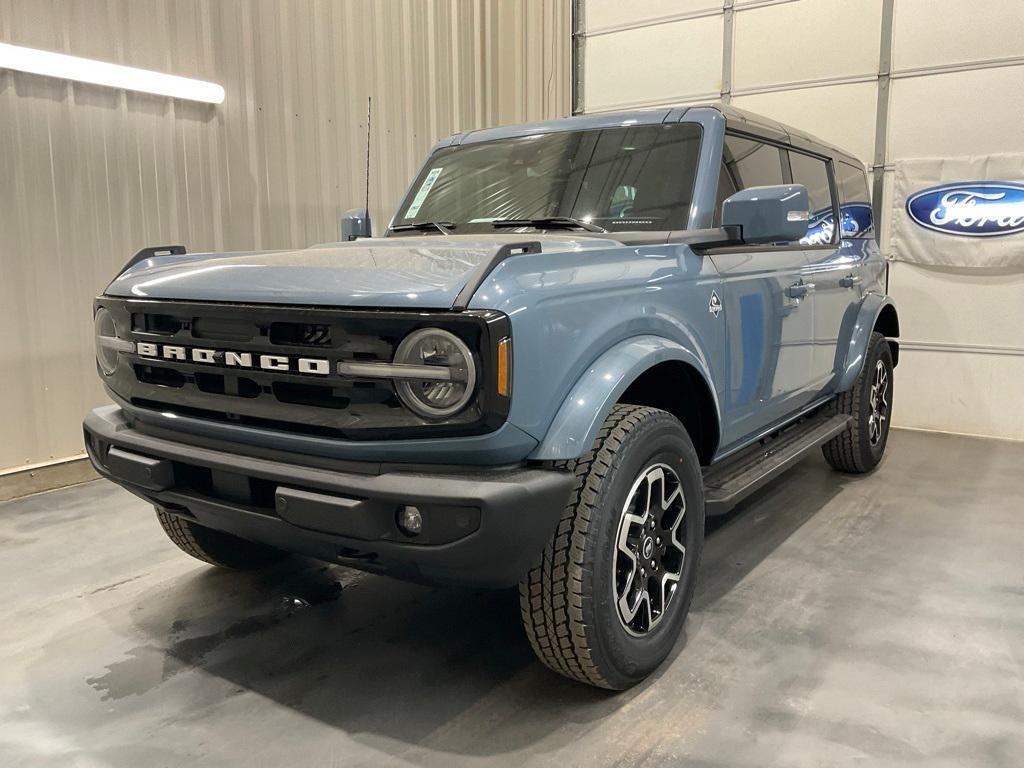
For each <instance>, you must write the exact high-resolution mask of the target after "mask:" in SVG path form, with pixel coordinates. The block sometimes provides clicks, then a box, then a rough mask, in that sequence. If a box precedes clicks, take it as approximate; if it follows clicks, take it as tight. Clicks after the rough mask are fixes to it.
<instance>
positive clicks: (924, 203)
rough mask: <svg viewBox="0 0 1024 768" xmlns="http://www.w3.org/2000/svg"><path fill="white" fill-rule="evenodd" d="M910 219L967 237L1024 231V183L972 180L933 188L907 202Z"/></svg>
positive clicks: (912, 196)
mask: <svg viewBox="0 0 1024 768" xmlns="http://www.w3.org/2000/svg"><path fill="white" fill-rule="evenodd" d="M907 213H908V214H909V215H910V218H911V219H913V220H914V221H915V222H916V223H917V224H919V225H920V226H922V227H924V228H925V229H931V230H934V231H936V232H945V233H946V234H949V235H966V236H967V237H996V236H998V235H1012V234H1013V233H1014V232H1024V184H1017V183H1015V182H1012V181H971V182H964V183H960V184H944V185H942V186H941V187H929V188H928V189H923V190H921V191H920V192H918V193H916V194H914V195H911V196H910V197H909V198H908V199H907Z"/></svg>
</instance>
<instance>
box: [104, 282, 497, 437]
mask: <svg viewBox="0 0 1024 768" xmlns="http://www.w3.org/2000/svg"><path fill="white" fill-rule="evenodd" d="M97 303H98V304H100V305H102V306H104V307H106V308H107V309H108V310H109V311H110V312H111V313H112V314H113V315H114V319H115V323H116V324H117V328H118V333H119V335H121V336H128V337H130V338H131V339H132V340H133V341H135V342H136V344H137V345H138V344H140V343H141V344H157V345H159V347H158V348H159V349H160V350H161V354H160V355H159V356H158V357H157V358H156V359H154V358H153V357H152V356H151V355H140V354H131V355H128V354H124V355H122V360H123V361H124V364H122V365H121V366H119V368H118V370H117V371H116V372H115V374H114V375H113V376H111V377H105V381H106V383H107V384H108V386H109V387H110V388H111V390H113V392H114V393H115V394H116V395H118V396H119V397H121V398H122V399H124V400H126V401H128V402H130V403H132V404H134V405H136V406H138V407H140V408H147V409H154V410H161V411H170V412H177V413H180V414H181V415H189V416H194V417H198V418H205V419H209V420H210V421H214V422H234V423H247V424H251V425H254V426H261V427H264V428H269V429H279V430H285V431H295V432H305V433H312V434H320V435H332V434H333V435H338V436H341V437H346V438H350V439H379V438H381V437H404V436H413V435H421V433H422V432H424V431H431V432H432V433H436V434H479V433H482V432H487V431H491V430H493V429H495V428H497V427H498V426H499V425H500V424H501V423H503V422H504V420H505V416H506V415H507V412H508V402H507V399H506V398H503V397H500V396H498V395H497V394H496V387H495V386H494V381H493V375H494V365H493V361H492V359H491V358H492V356H493V354H494V349H495V347H496V344H497V341H498V340H499V339H501V338H504V337H505V336H507V335H508V319H507V318H506V317H505V316H504V315H502V314H501V313H497V312H476V311H464V312H398V311H363V310H343V309H327V308H304V307H283V306H282V307H278V306H268V305H241V304H214V303H206V302H202V303H200V302H167V301H152V300H131V299H114V298H108V297H101V298H100V299H97ZM427 326H435V327H442V328H445V329H446V330H449V331H451V332H452V333H455V334H456V335H458V336H459V337H460V338H461V339H462V340H463V341H464V342H465V343H466V344H467V346H469V348H470V349H471V350H474V351H475V354H476V355H477V366H478V370H479V371H480V373H481V375H480V376H479V377H478V385H477V387H478V391H477V393H476V397H475V398H474V400H473V401H472V402H471V403H470V405H469V406H467V407H466V408H465V409H464V410H463V411H461V412H460V413H458V414H456V415H455V416H452V417H451V418H449V419H447V420H445V421H443V422H429V421H426V420H424V419H422V418H420V417H419V416H417V415H415V414H413V413H412V412H410V411H409V410H408V409H406V408H405V407H404V406H403V405H402V404H401V401H400V400H399V399H398V397H397V395H396V394H395V390H394V386H393V385H392V383H391V382H390V381H389V380H382V379H355V378H349V377H342V376H340V375H339V374H338V373H337V364H338V362H340V361H360V362H390V361H391V360H392V357H393V355H394V351H395V348H396V347H397V345H398V344H399V342H401V340H402V339H403V338H404V337H405V336H406V335H407V334H409V333H411V332H412V331H414V330H416V329H417V328H422V327H427ZM165 346H173V347H181V348H183V349H184V350H185V351H186V354H185V359H184V360H179V359H174V358H173V357H172V358H168V357H167V356H166V355H164V354H162V351H163V350H164V348H165ZM194 350H213V351H214V352H215V353H216V354H215V358H216V359H215V360H214V361H213V362H197V361H195V360H193V359H192V357H193V351H194ZM226 353H233V354H234V355H236V356H242V355H248V356H250V357H249V358H246V359H252V360H253V361H259V360H260V356H261V355H272V356H275V359H279V360H283V359H285V358H287V360H288V370H287V371H269V370H263V369H261V368H260V367H259V365H258V364H257V365H252V366H251V367H249V366H238V365H234V366H232V365H229V364H228V363H227V362H226ZM234 359H235V360H236V361H237V359H238V358H237V357H236V358H234ZM300 359H304V360H307V361H308V360H315V361H318V363H317V366H318V367H316V368H315V369H314V370H315V371H327V373H326V375H324V374H322V373H317V372H311V371H310V370H308V369H307V370H305V371H303V370H302V369H301V368H302V367H301V366H300V365H298V361H299V360H300ZM324 361H326V362H324Z"/></svg>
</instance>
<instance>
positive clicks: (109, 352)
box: [93, 307, 118, 376]
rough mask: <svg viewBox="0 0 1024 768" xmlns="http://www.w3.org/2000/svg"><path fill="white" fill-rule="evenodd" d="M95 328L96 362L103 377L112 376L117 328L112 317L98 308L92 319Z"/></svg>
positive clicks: (115, 365)
mask: <svg viewBox="0 0 1024 768" xmlns="http://www.w3.org/2000/svg"><path fill="white" fill-rule="evenodd" d="M93 323H94V325H95V328H96V362H97V363H99V366H100V370H101V371H103V374H104V375H105V376H112V375H113V374H114V371H116V370H117V348H118V345H117V344H116V342H117V340H118V339H117V328H116V326H115V325H114V316H113V315H112V314H110V312H108V311H107V310H106V309H104V308H103V307H100V308H99V309H97V310H96V317H94V318H93Z"/></svg>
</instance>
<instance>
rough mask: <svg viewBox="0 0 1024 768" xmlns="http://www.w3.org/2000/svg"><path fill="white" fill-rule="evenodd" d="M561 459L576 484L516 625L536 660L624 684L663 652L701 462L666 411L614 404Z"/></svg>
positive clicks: (527, 585)
mask: <svg viewBox="0 0 1024 768" xmlns="http://www.w3.org/2000/svg"><path fill="white" fill-rule="evenodd" d="M560 466H561V467H563V468H565V469H567V470H569V471H572V472H573V473H574V474H575V476H576V484H575V487H574V491H573V494H572V496H571V497H570V500H569V503H568V505H567V506H566V508H565V511H564V513H563V515H562V519H561V521H560V522H559V524H558V528H557V530H556V531H555V534H554V536H553V537H552V539H551V541H550V542H549V543H548V545H547V546H546V547H545V549H544V552H543V553H542V555H541V557H540V558H539V560H538V562H537V563H536V564H535V566H534V567H533V568H532V569H531V570H530V572H529V574H528V575H527V576H526V578H524V579H523V581H522V582H521V583H520V585H519V596H520V608H521V611H522V617H523V624H524V626H525V627H526V634H527V636H528V637H529V640H530V645H531V646H533V650H534V652H535V653H536V654H537V656H538V657H539V658H540V660H541V661H542V662H543V663H544V664H545V665H546V666H548V667H549V668H551V669H552V670H554V671H555V672H558V673H559V674H562V675H565V676H566V677H568V678H571V679H573V680H578V681H579V682H582V683H587V684H589V685H594V686H599V687H602V688H610V689H613V690H622V689H624V688H628V687H630V686H632V685H635V684H636V683H638V682H640V681H641V680H643V679H644V678H645V677H647V676H648V675H649V674H650V673H651V672H653V671H654V670H655V669H656V668H657V667H658V665H659V664H661V663H662V662H663V661H664V660H665V658H666V657H667V656H668V655H669V653H670V652H671V650H672V648H673V646H674V645H675V642H676V640H677V638H678V637H679V633H680V631H681V630H682V627H683V622H684V620H685V619H686V614H687V612H688V610H689V607H690V601H691V600H692V598H693V592H694V588H695V586H696V582H697V566H698V564H699V562H700V554H701V549H702V546H703V541H704V486H703V481H702V476H701V471H700V462H699V460H698V459H697V453H696V451H695V450H694V448H693V443H692V442H691V441H690V437H689V435H688V434H687V432H686V429H685V428H684V427H683V425H682V424H681V423H680V422H679V420H678V419H676V418H675V417H674V416H672V415H671V414H669V413H666V412H665V411H661V410H658V409H656V408H648V407H643V406H636V405H617V406H615V408H614V409H613V410H612V412H611V414H610V415H609V416H608V418H607V419H606V420H605V423H604V426H603V427H602V429H601V431H600V433H599V434H598V437H597V440H596V442H595V444H594V447H593V449H592V450H591V451H590V452H589V453H587V454H586V455H585V456H583V457H581V458H579V459H577V460H574V461H570V462H564V463H562V464H561V465H560ZM645 594H646V595H647V597H646V599H644V595H645Z"/></svg>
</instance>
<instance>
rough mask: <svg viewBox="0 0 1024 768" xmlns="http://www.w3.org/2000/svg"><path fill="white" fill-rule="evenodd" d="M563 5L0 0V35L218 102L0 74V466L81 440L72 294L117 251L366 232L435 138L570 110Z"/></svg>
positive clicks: (82, 347)
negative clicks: (368, 218)
mask: <svg viewBox="0 0 1024 768" xmlns="http://www.w3.org/2000/svg"><path fill="white" fill-rule="evenodd" d="M569 23H570V22H569V4H568V3H566V2H564V1H563V0H376V1H375V2H369V1H366V0H344V1H343V0H288V2H282V1H279V0H265V1H259V2H257V1H247V0H192V1H186V0H75V2H68V1H67V0H49V2H47V1H46V0H0V41H3V42H9V43H14V44H17V45H27V46H33V47H37V48H45V49H48V50H55V51H62V52H66V53H72V54H75V55H80V56H88V57H92V58H98V59H103V60H107V61H114V62H118V63H123V64H128V65H131V66H139V67H146V68H151V69H157V70H162V71H165V72H171V73H174V74H178V75H184V76H190V77H198V78H201V79H204V80H212V81H214V82H217V83H220V84H221V85H223V86H224V88H225V89H226V91H227V97H226V99H225V101H224V103H223V104H222V105H220V106H218V107H213V106H207V105H198V104H193V103H189V102H183V101H173V100H170V99H164V98H160V97H149V96H145V95H140V94H126V93H124V92H118V91H114V90H110V89H106V88H99V87H94V86H86V85H73V84H71V83H68V82H63V81H59V80H52V79H47V78H42V77H37V76H34V75H26V74H19V73H14V72H9V71H0V393H2V397H3V400H2V401H0V402H2V407H0V425H2V428H0V436H2V439H0V469H2V468H5V467H12V466H17V465H22V464H26V463H35V462H42V461H46V460H48V459H51V458H59V457H63V456H69V455H73V454H77V453H79V452H80V451H81V431H80V421H81V418H82V416H83V414H84V413H85V411H86V410H87V409H88V408H89V407H91V406H93V405H95V404H97V403H99V402H102V400H103V394H102V391H101V388H100V385H99V382H98V381H97V377H96V375H95V370H94V363H93V353H92V328H91V319H90V318H91V301H92V297H93V296H94V295H95V294H97V293H98V292H99V291H101V290H102V288H103V286H104V285H105V283H106V281H107V280H108V279H109V278H110V277H111V276H112V274H113V272H114V271H115V269H116V268H117V267H119V266H120V265H121V264H122V263H123V262H124V261H125V260H126V259H127V258H128V257H129V256H130V255H131V254H132V253H134V252H135V251H136V250H138V249H139V248H141V247H143V246H146V245H157V244H169V243H182V244H185V245H187V246H188V248H189V250H193V251H196V250H236V249H251V248H281V247H293V246H295V247H300V246H305V245H309V244H312V243H316V242H324V241H328V240H335V239H337V227H338V218H339V216H340V214H341V213H342V212H343V211H344V210H346V209H347V208H350V207H355V206H358V205H361V204H362V202H363V200H364V198H365V194H366V190H365V170H366V169H365V164H364V159H365V151H366V106H367V97H368V96H372V97H373V123H372V127H373V129H372V138H371V143H372V150H371V151H372V157H373V159H372V165H371V173H370V208H371V211H372V213H373V216H374V220H375V228H376V229H377V230H378V231H379V229H380V227H381V226H382V225H383V224H385V223H386V221H387V218H388V217H389V216H390V214H391V209H392V207H393V206H394V205H395V204H396V202H397V199H398V198H399V197H400V196H401V194H402V192H403V191H404V188H405V185H406V183H407V182H408V180H409V179H410V178H411V174H412V173H413V171H414V170H415V168H416V167H417V165H418V164H419V162H420V161H421V160H422V157H423V155H424V153H425V152H426V150H427V149H428V148H429V147H430V145H431V144H432V143H433V142H434V141H435V140H436V139H437V138H439V137H442V136H446V135H448V134H451V133H453V132H456V131H460V130H465V129H468V128H473V127H480V126H485V125H495V124H502V123H515V122H522V121H524V120H534V119H542V118H549V117H558V116H563V115H565V114H567V113H568V110H569V52H568V51H569V41H570V34H569Z"/></svg>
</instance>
